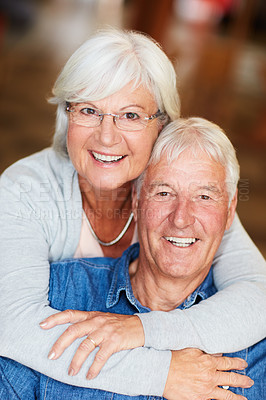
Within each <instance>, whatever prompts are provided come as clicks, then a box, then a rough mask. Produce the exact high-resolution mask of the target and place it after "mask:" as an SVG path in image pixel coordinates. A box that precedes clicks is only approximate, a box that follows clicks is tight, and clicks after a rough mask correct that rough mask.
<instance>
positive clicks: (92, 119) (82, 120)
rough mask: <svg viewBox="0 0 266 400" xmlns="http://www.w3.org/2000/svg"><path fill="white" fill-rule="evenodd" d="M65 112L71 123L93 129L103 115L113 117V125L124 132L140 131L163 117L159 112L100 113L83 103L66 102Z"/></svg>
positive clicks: (99, 123) (99, 122)
mask: <svg viewBox="0 0 266 400" xmlns="http://www.w3.org/2000/svg"><path fill="white" fill-rule="evenodd" d="M66 111H67V112H68V113H70V114H69V115H70V118H71V121H72V122H74V123H75V124H77V125H81V126H86V127H88V128H95V127H97V126H100V125H101V123H102V121H103V118H104V116H105V115H109V116H110V117H113V121H114V124H115V125H116V127H117V128H118V129H121V130H124V131H140V130H142V129H144V128H146V126H147V125H148V123H149V122H150V121H152V120H154V119H156V118H158V117H160V116H164V113H162V112H161V111H160V110H158V111H157V112H156V113H155V114H153V115H150V116H149V115H148V114H146V113H143V112H139V111H138V112H135V111H124V112H122V113H117V114H112V113H102V112H101V111H100V110H97V109H94V108H92V107H88V105H86V104H84V103H78V104H74V105H71V103H69V102H66Z"/></svg>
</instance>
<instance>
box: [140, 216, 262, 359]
mask: <svg viewBox="0 0 266 400" xmlns="http://www.w3.org/2000/svg"><path fill="white" fill-rule="evenodd" d="M213 272H214V282H215V285H216V287H217V289H218V292H217V293H216V294H215V295H213V296H212V297H210V298H208V299H207V300H204V301H201V302H200V303H199V304H198V305H195V306H193V307H191V308H189V309H186V310H182V311H181V310H174V311H171V312H169V313H163V312H160V311H153V312H150V313H146V314H138V317H139V318H140V319H141V321H142V325H143V328H144V332H145V346H147V347H154V348H156V349H162V350H164V349H176V350H177V349H181V348H185V347H196V348H199V349H201V350H203V351H206V352H208V353H221V352H222V353H228V352H234V351H238V350H241V349H244V348H246V347H249V346H251V345H253V344H254V343H257V342H258V341H260V340H262V339H263V338H264V337H265V336H266V313H265V309H266V264H265V260H264V259H263V257H262V255H261V254H260V252H259V250H258V249H257V248H256V246H255V245H254V243H253V242H252V241H251V239H250V238H249V236H248V234H247V233H246V231H245V230H244V228H243V226H242V225H241V223H240V221H239V218H238V216H236V217H235V219H234V222H233V224H232V226H231V228H230V229H229V231H227V232H226V233H225V235H224V238H223V240H222V243H221V245H220V247H219V249H218V252H217V254H216V257H215V259H214V270H213ZM254 327H256V329H254Z"/></svg>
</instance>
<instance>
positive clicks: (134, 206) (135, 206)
mask: <svg viewBox="0 0 266 400" xmlns="http://www.w3.org/2000/svg"><path fill="white" fill-rule="evenodd" d="M138 203H139V202H138V196H137V190H136V187H135V184H133V187H132V211H133V214H134V221H135V222H137V219H138V212H137V211H138Z"/></svg>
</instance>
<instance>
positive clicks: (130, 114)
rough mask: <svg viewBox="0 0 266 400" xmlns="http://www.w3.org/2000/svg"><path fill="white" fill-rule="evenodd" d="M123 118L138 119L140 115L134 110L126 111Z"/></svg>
mask: <svg viewBox="0 0 266 400" xmlns="http://www.w3.org/2000/svg"><path fill="white" fill-rule="evenodd" d="M122 118H124V119H129V120H136V119H139V118H140V116H139V115H138V114H137V113H134V112H126V113H124V114H123V115H122Z"/></svg>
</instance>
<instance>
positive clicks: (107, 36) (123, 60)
mask: <svg viewBox="0 0 266 400" xmlns="http://www.w3.org/2000/svg"><path fill="white" fill-rule="evenodd" d="M129 82H134V84H135V85H136V87H137V86H138V85H140V84H143V85H145V86H146V87H147V89H148V90H149V91H150V92H151V93H152V94H153V95H154V97H155V100H156V102H157V105H158V109H160V111H163V112H165V113H166V115H167V116H168V118H165V119H164V121H163V122H164V123H166V121H167V122H168V120H169V119H170V120H174V119H176V118H178V117H179V116H180V101H179V96H178V93H177V89H176V74H175V70H174V67H173V65H172V63H171V61H170V60H169V59H168V57H167V56H166V54H165V53H164V52H163V50H162V49H161V48H160V46H159V45H158V43H156V42H155V41H154V40H153V39H151V38H150V37H147V36H145V35H144V34H141V33H138V32H134V31H124V30H117V29H113V28H110V29H104V30H100V31H98V32H96V33H95V34H94V35H93V36H92V37H91V38H90V39H89V40H87V41H86V42H85V43H84V44H83V45H82V46H81V47H80V48H79V49H77V50H76V51H75V52H74V54H73V55H72V56H71V57H70V59H69V60H68V61H67V63H66V65H65V66H64V68H63V70H62V71H61V73H60V75H59V76H58V78H57V80H56V82H55V85H54V87H53V97H52V98H51V99H50V102H51V103H53V104H57V106H58V108H57V118H56V129H55V135H54V141H53V147H54V149H55V150H56V151H59V152H60V153H61V154H63V155H66V156H67V148H66V137H67V129H68V118H67V115H66V112H65V107H66V102H86V101H88V100H89V101H97V100H101V99H103V98H105V97H107V96H110V95H112V94H113V93H115V92H117V91H119V90H120V89H122V88H123V87H124V86H125V85H127V84H128V83H129Z"/></svg>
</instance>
